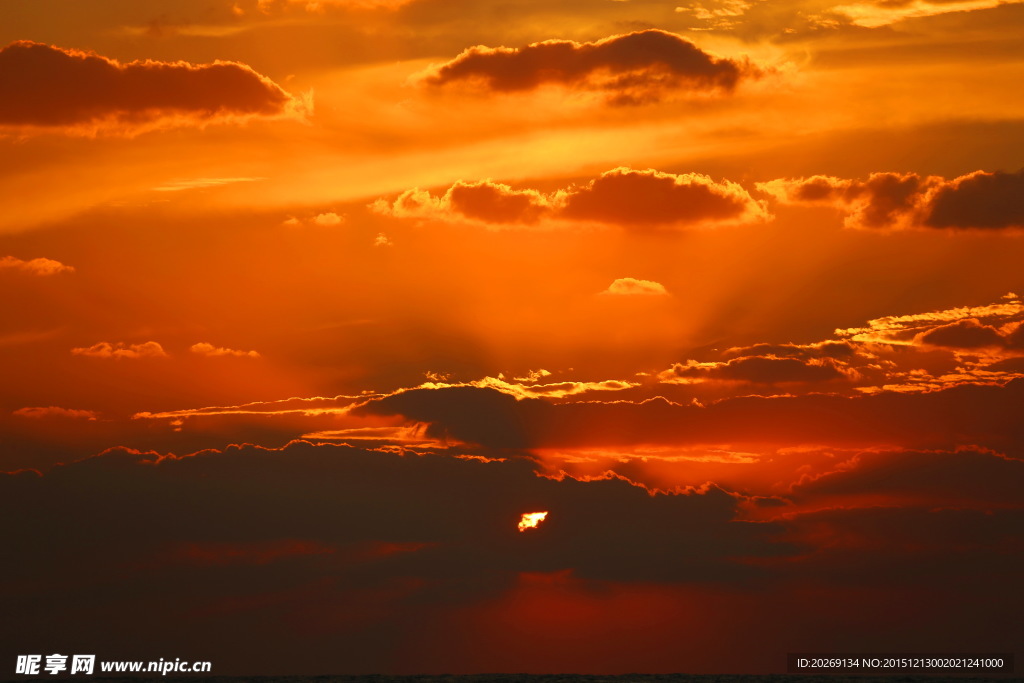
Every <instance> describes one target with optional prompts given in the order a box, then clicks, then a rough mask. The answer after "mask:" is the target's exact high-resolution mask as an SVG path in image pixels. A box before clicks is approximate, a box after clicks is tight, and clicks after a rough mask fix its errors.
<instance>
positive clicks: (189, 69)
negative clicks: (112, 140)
mask: <svg viewBox="0 0 1024 683" xmlns="http://www.w3.org/2000/svg"><path fill="white" fill-rule="evenodd" d="M309 104H310V103H309V102H308V101H306V102H304V101H303V100H301V99H300V98H296V97H295V96H293V95H291V94H289V93H288V92H286V91H285V90H284V89H282V88H281V87H280V86H279V85H277V84H276V83H274V82H273V81H272V80H270V79H269V78H267V77H266V76H262V75H260V74H259V73H257V72H256V71H254V70H253V69H252V68H251V67H249V66H247V65H245V64H241V63H238V62H225V61H216V62H214V63H212V64H190V63H188V62H184V61H178V62H161V61H155V60H137V61H133V62H126V63H122V62H119V61H117V60H115V59H111V58H109V57H104V56H102V55H98V54H95V53H93V52H88V51H83V50H75V49H66V48H61V47H57V46H53V45H46V44H44V43H36V42H32V41H28V40H21V41H17V42H14V43H11V44H10V45H8V46H6V47H4V48H2V49H0V128H12V129H16V130H19V131H21V132H33V131H34V132H38V131H58V132H65V133H84V134H94V133H96V132H99V131H103V132H113V133H121V134H134V133H138V132H141V131H145V130H150V129H153V128H166V127H174V126H181V125H205V124H207V123H212V122H224V121H239V120H244V119H248V118H251V117H272V118H279V117H296V118H301V117H302V116H303V115H304V114H305V113H306V112H308V108H309Z"/></svg>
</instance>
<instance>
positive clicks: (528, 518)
mask: <svg viewBox="0 0 1024 683" xmlns="http://www.w3.org/2000/svg"><path fill="white" fill-rule="evenodd" d="M547 516H548V513H547V512H524V513H523V516H522V517H521V518H520V519H519V530H520V531H526V530H527V529H536V528H537V526H538V525H539V524H540V523H541V522H543V521H544V519H545V518H546V517H547Z"/></svg>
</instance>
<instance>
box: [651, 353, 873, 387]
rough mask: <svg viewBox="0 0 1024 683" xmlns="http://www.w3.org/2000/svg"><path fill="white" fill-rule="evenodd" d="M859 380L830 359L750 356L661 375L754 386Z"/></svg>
mask: <svg viewBox="0 0 1024 683" xmlns="http://www.w3.org/2000/svg"><path fill="white" fill-rule="evenodd" d="M852 376H855V373H853V372H852V371H851V370H849V369H848V368H845V367H843V366H841V365H840V364H839V363H837V362H836V361H834V360H832V359H830V358H823V359H812V360H801V359H798V358H776V357H774V356H746V357H741V358H733V359H732V360H729V361H726V362H724V363H721V362H709V363H698V362H696V361H689V362H687V363H685V364H680V363H677V364H676V365H673V366H672V368H670V369H669V370H667V371H666V372H663V373H661V374H660V375H659V378H660V379H661V380H662V381H669V382H670V381H672V380H673V379H675V378H682V379H684V380H685V379H691V378H692V379H713V380H727V381H733V382H750V383H754V384H787V383H790V382H830V381H833V380H848V379H851V377H852Z"/></svg>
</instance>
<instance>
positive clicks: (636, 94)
mask: <svg viewBox="0 0 1024 683" xmlns="http://www.w3.org/2000/svg"><path fill="white" fill-rule="evenodd" d="M762 73H763V70H761V69H760V68H758V67H756V66H754V65H753V64H751V63H750V61H749V60H747V59H728V58H723V57H716V56H714V55H711V54H709V53H707V52H704V51H703V50H701V49H700V48H699V47H697V46H696V45H694V44H693V43H692V42H690V41H689V40H686V39H685V38H682V37H680V36H678V35H675V34H674V33H668V32H665V31H660V30H656V29H650V30H645V31H635V32H633V33H627V34H624V35H616V36H611V37H609V38H604V39H602V40H598V41H594V42H584V43H579V42H575V41H571V40H546V41H543V42H539V43H531V44H530V45H527V46H525V47H521V48H508V47H498V48H490V47H485V46H482V45H478V46H476V47H472V48H469V49H468V50H466V51H464V52H463V53H462V54H460V55H459V56H458V57H456V58H455V59H453V60H451V61H449V62H446V63H444V64H440V65H434V66H432V67H431V68H429V69H428V70H427V71H425V72H424V73H422V74H420V75H419V80H420V82H422V83H424V84H426V85H429V86H433V87H439V86H445V85H449V84H453V83H460V82H461V83H467V82H468V83H473V84H475V85H478V86H480V87H482V88H483V89H485V90H488V91H491V92H522V91H528V90H534V89H537V88H539V87H541V86H544V85H548V84H554V85H560V86H564V87H567V88H572V89H575V90H581V91H596V92H602V93H605V94H606V95H607V96H608V98H609V101H610V102H612V103H614V104H641V103H646V102H654V101H658V100H661V99H664V98H666V97H667V96H669V95H670V94H677V93H686V94H692V93H700V94H711V93H728V92H731V91H732V90H734V89H735V87H736V85H737V84H738V83H739V82H740V81H741V80H744V79H751V78H757V77H758V76H760V75H761V74H762Z"/></svg>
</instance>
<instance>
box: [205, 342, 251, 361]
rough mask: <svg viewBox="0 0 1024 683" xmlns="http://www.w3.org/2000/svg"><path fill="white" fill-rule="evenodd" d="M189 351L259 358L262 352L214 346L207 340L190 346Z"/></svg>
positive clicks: (208, 354) (212, 354) (211, 354)
mask: <svg viewBox="0 0 1024 683" xmlns="http://www.w3.org/2000/svg"><path fill="white" fill-rule="evenodd" d="M189 351H191V352H192V353H197V354H199V355H200V356H235V357H237V358H259V357H260V354H259V353H257V352H256V351H238V350H236V349H226V348H221V347H217V346H214V345H213V344H209V343H207V342H199V343H198V344H193V345H192V346H190V347H189Z"/></svg>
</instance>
